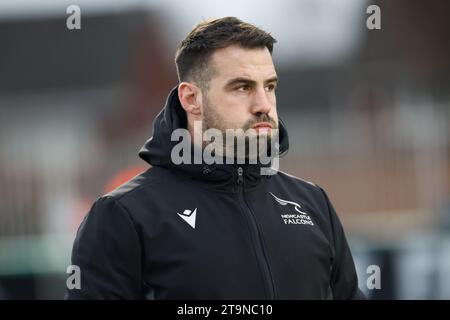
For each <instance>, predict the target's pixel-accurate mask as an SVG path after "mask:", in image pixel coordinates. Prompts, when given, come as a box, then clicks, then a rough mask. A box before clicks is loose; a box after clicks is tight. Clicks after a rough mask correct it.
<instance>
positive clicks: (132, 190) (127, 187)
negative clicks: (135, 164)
mask: <svg viewBox="0 0 450 320" xmlns="http://www.w3.org/2000/svg"><path fill="white" fill-rule="evenodd" d="M157 171H158V170H156V169H155V168H154V167H151V168H149V169H147V170H146V171H144V172H142V173H140V174H138V175H137V176H135V177H133V178H131V179H130V180H128V181H127V182H125V183H124V184H122V185H120V186H119V187H117V188H116V189H114V190H112V191H110V192H108V193H106V194H104V195H103V196H102V198H113V199H114V200H117V201H119V200H121V199H123V198H128V197H132V196H136V195H137V194H139V193H140V192H141V191H142V190H144V189H146V188H147V187H149V186H151V185H153V184H155V183H158V182H159V181H160V174H159V172H157Z"/></svg>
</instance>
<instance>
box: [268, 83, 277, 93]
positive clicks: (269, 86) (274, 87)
mask: <svg viewBox="0 0 450 320" xmlns="http://www.w3.org/2000/svg"><path fill="white" fill-rule="evenodd" d="M275 89H276V86H275V85H274V84H269V85H268V86H267V87H266V90H267V91H269V92H270V91H275Z"/></svg>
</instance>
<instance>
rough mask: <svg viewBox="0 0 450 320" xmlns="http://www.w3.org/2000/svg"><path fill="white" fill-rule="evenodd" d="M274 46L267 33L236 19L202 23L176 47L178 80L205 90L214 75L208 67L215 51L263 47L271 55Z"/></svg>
mask: <svg viewBox="0 0 450 320" xmlns="http://www.w3.org/2000/svg"><path fill="white" fill-rule="evenodd" d="M276 42H277V41H276V40H275V39H274V38H273V37H272V36H271V35H270V33H268V32H266V31H264V30H261V29H259V28H257V27H255V26H254V25H252V24H250V23H246V22H243V21H241V20H239V19H238V18H235V17H224V18H219V19H214V20H209V21H203V22H201V23H199V24H198V25H197V26H196V27H195V28H194V29H192V31H191V32H190V33H189V34H188V35H187V36H186V38H185V39H184V40H183V41H182V42H181V43H180V45H179V46H178V49H177V52H176V55H175V64H176V67H177V74H178V80H179V81H180V82H181V81H196V82H197V83H198V84H199V85H200V86H202V87H203V86H206V85H207V82H208V81H209V80H210V78H211V76H212V74H213V70H212V69H211V67H210V66H209V64H208V63H209V59H210V57H211V55H212V53H213V52H214V50H216V49H221V48H226V47H228V46H230V45H239V46H241V47H243V48H249V49H252V48H264V47H266V48H267V49H269V52H270V54H272V51H273V44H274V43H276Z"/></svg>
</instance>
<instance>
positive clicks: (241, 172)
mask: <svg viewBox="0 0 450 320" xmlns="http://www.w3.org/2000/svg"><path fill="white" fill-rule="evenodd" d="M237 174H238V179H237V184H242V183H243V182H244V178H243V176H244V169H242V167H239V168H237Z"/></svg>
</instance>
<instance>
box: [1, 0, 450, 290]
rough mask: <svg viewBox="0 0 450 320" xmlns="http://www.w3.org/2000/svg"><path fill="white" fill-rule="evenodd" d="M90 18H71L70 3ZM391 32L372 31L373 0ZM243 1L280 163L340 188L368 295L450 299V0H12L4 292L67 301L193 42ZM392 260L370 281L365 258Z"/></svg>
mask: <svg viewBox="0 0 450 320" xmlns="http://www.w3.org/2000/svg"><path fill="white" fill-rule="evenodd" d="M71 4H76V5H78V6H79V8H80V9H81V30H69V29H68V28H67V27H66V20H67V18H68V17H69V15H70V14H68V13H66V9H67V7H68V6H69V5H71ZM372 4H375V5H378V6H379V7H380V9H381V30H369V29H368V28H367V27H366V20H367V19H368V17H369V16H370V14H367V13H366V9H367V7H368V6H369V5H372ZM226 15H232V16H237V17H238V18H240V19H243V20H245V21H247V22H250V23H253V24H255V25H257V26H259V27H261V28H263V29H265V30H266V31H269V32H271V33H272V34H273V35H274V37H275V38H276V39H277V40H278V43H277V44H276V45H275V49H274V61H275V64H276V68H277V73H278V76H279V78H280V83H279V87H278V91H277V99H278V100H277V101H278V112H279V114H280V116H281V118H283V119H284V120H285V122H286V124H287V128H288V131H289V133H290V143H291V147H290V152H289V154H288V155H287V157H285V158H283V159H281V169H282V170H284V171H287V172H289V173H291V174H294V175H296V176H299V177H301V178H304V179H306V180H310V181H313V182H315V183H317V184H319V185H320V186H321V187H323V188H324V189H325V190H326V191H327V193H328V195H329V196H330V198H331V200H332V202H333V204H334V206H335V208H336V210H337V212H338V214H339V216H340V217H341V220H342V222H343V225H344V228H345V230H346V234H347V237H348V239H349V242H350V246H351V249H352V251H353V254H354V258H355V263H356V267H357V271H358V275H359V281H360V288H361V289H362V290H363V291H364V292H365V293H366V294H367V295H368V297H369V298H371V299H450V141H449V134H450V108H449V107H450V2H448V1H445V0H442V1H438V0H431V1H419V0H417V1H411V0H396V1H366V0H350V1H349V0H283V1H281V0H280V1H261V0H247V1H236V0H228V1H217V2H216V1H214V2H207V1H200V0H195V1H181V0H168V1H167V0H165V1H163V0H140V1H138V0H130V1H121V2H120V4H118V3H115V1H111V0H90V1H87V0H77V1H65V0H58V1H56V0H38V1H33V0H16V1H3V0H1V1H0V299H61V298H63V296H64V290H65V279H66V276H67V275H66V268H67V266H68V265H69V264H70V254H71V248H72V243H73V240H74V238H75V233H76V230H77V228H78V226H79V224H80V222H81V220H82V219H83V217H84V216H85V214H86V213H87V212H88V210H89V208H90V206H91V205H92V203H93V201H95V200H96V198H97V197H99V196H101V195H102V194H104V193H106V192H107V191H109V190H111V189H113V188H115V187H116V186H118V185H120V184H121V183H123V182H124V181H126V180H127V179H129V178H131V177H132V176H134V175H135V174H137V173H139V172H141V171H143V170H145V169H146V168H147V165H146V164H145V163H144V162H143V161H141V160H140V159H139V158H138V156H137V152H138V150H139V149H140V147H141V145H142V144H143V143H144V141H145V140H146V139H147V138H148V137H149V136H151V134H152V123H153V119H154V117H155V115H156V114H157V113H158V112H159V110H160V109H161V108H162V106H163V104H164V100H165V98H166V95H167V93H168V91H169V90H170V89H171V88H172V87H174V86H175V85H176V84H177V80H176V72H175V65H174V62H173V58H174V53H175V48H176V46H177V44H178V42H179V41H181V40H182V39H183V38H184V36H185V35H186V34H187V33H188V32H189V31H190V30H191V28H192V27H193V26H194V25H195V24H196V23H198V22H199V21H200V20H202V19H205V18H213V17H220V16H226ZM371 265H377V266H379V267H380V270H381V288H380V289H369V288H368V286H367V283H366V282H367V280H368V278H369V276H370V275H371V273H368V267H369V266H371Z"/></svg>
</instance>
